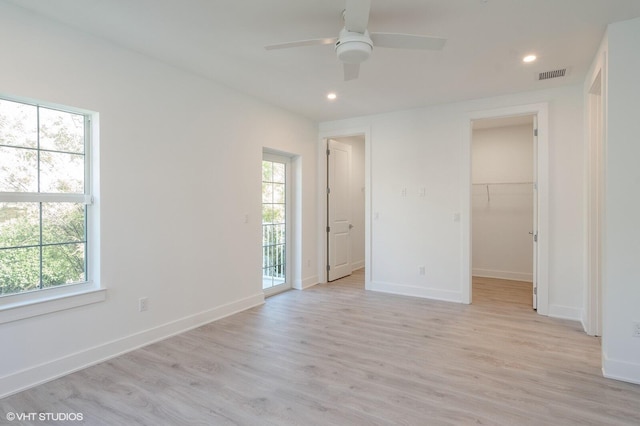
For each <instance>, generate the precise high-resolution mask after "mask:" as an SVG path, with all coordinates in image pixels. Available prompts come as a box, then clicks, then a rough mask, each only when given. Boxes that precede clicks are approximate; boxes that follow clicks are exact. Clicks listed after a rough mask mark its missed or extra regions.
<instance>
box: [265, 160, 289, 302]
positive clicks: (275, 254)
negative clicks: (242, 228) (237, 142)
mask: <svg viewBox="0 0 640 426" xmlns="http://www.w3.org/2000/svg"><path fill="white" fill-rule="evenodd" d="M290 182H291V170H290V158H288V157H284V156H280V155H275V154H270V153H263V155H262V289H263V291H264V293H265V295H267V296H270V295H273V294H276V293H279V292H282V291H285V290H289V289H290V288H291V280H290V272H289V271H290V269H291V268H290V259H291V255H290V249H289V247H290V241H291V232H290V230H291V226H290V223H291V219H290V218H291V214H290V212H291V208H290V204H291V203H290V200H291V189H290V187H291V184H290Z"/></svg>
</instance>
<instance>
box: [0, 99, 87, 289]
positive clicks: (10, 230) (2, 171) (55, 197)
mask: <svg viewBox="0 0 640 426" xmlns="http://www.w3.org/2000/svg"><path fill="white" fill-rule="evenodd" d="M89 129H90V116H89V115H87V114H80V113H76V112H70V111H63V110H60V109H55V108H48V107H43V106H40V105H36V104H29V103H22V102H16V101H12V100H8V99H2V98H0V296H7V295H14V294H20V293H24V292H29V291H34V290H40V289H45V288H52V287H56V286H62V285H66V284H75V283H83V282H87V281H88V278H87V264H88V262H87V260H88V242H87V218H88V209H89V208H90V206H89V204H90V203H89V201H90V199H91V197H90V193H89V190H88V189H89V188H90V183H89V182H88V178H87V176H89V175H90V174H89V164H90V162H89V155H88V151H89V135H90V133H89Z"/></svg>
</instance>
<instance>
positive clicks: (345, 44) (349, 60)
mask: <svg viewBox="0 0 640 426" xmlns="http://www.w3.org/2000/svg"><path fill="white" fill-rule="evenodd" d="M371 52H373V42H372V41H371V38H369V33H368V32H367V31H365V33H364V34H360V33H355V32H351V31H347V30H346V29H343V30H342V31H340V37H339V38H338V41H337V42H336V55H338V59H340V60H341V61H342V62H344V63H346V64H359V63H361V62H364V61H366V60H367V59H369V56H371Z"/></svg>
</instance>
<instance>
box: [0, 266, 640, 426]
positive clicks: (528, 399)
mask: <svg viewBox="0 0 640 426" xmlns="http://www.w3.org/2000/svg"><path fill="white" fill-rule="evenodd" d="M362 283H363V273H362V271H359V272H357V273H355V274H354V275H353V276H352V277H349V278H346V279H343V280H340V281H337V282H335V283H332V284H327V285H319V286H316V287H314V288H312V289H309V290H306V291H302V292H301V291H289V292H286V293H283V294H280V295H277V296H274V297H272V298H270V299H268V300H267V302H266V304H265V305H263V306H261V307H257V308H254V309H251V310H248V311H245V312H243V313H240V314H237V315H234V316H231V317H228V318H225V319H223V320H220V321H217V322H215V323H211V324H209V325H206V326H203V327H200V328H198V329H195V330H192V331H190V332H187V333H184V334H181V335H179V336H176V337H172V338H170V339H167V340H165V341H162V342H159V343H156V344H153V345H150V346H147V347H145V348H142V349H139V350H136V351H134V352H131V353H128V354H126V355H123V356H120V357H118V358H115V359H113V360H111V361H108V362H105V363H102V364H100V365H97V366H94V367H91V368H88V369H85V370H83V371H80V372H78V373H75V374H72V375H69V376H67V377H64V378H62V379H58V380H55V381H53V382H50V383H47V384H44V385H41V386H38V387H36V388H34V389H31V390H28V391H25V392H22V393H20V394H17V395H14V396H11V397H9V398H5V399H4V400H1V401H0V419H2V420H0V422H1V421H3V420H4V415H5V414H4V413H6V412H8V411H13V412H70V411H71V412H82V413H83V417H84V420H85V423H86V424H90V425H135V424H146V425H192V424H201V425H218V424H220V425H227V424H228V425H293V424H295V425H396V424H397V425H449V424H484V425H496V424H497V425H510V426H511V425H524V424H531V425H572V424H576V425H622V424H629V425H638V424H640V386H636V385H631V384H627V383H622V382H616V381H613V380H608V379H604V378H603V377H602V376H601V371H600V342H599V340H598V339H597V338H593V337H589V336H587V335H585V334H584V333H583V332H582V330H581V327H580V325H579V324H578V323H575V322H571V321H564V320H557V319H550V318H546V317H541V316H538V315H537V314H536V313H535V312H534V311H533V310H532V309H531V308H530V305H529V301H530V295H529V294H528V292H527V291H526V290H527V288H526V286H523V285H522V284H521V283H520V284H518V283H513V282H493V283H492V282H490V280H489V281H488V280H479V281H478V282H476V284H475V285H474V304H472V305H460V304H455V303H445V302H436V301H429V300H423V299H417V298H410V297H402V296H393V295H388V294H382V293H374V292H365V291H364V290H363V284H362ZM523 289H524V290H523ZM519 292H520V293H521V294H522V295H524V299H522V298H519V297H518V296H517V294H518V293H519ZM527 298H529V299H528V300H527ZM505 300H506V301H505ZM15 423H16V422H14V424H15ZM74 423H75V424H79V423H78V422H74ZM36 424H42V423H36Z"/></svg>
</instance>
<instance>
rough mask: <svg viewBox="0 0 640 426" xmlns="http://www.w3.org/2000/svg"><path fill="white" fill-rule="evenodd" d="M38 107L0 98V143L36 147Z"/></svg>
mask: <svg viewBox="0 0 640 426" xmlns="http://www.w3.org/2000/svg"><path fill="white" fill-rule="evenodd" d="M37 132H38V108H37V107H36V106H35V105H25V104H21V103H19V102H12V101H7V100H3V99H0V145H12V146H22V147H28V148H36V147H37V140H38V137H37Z"/></svg>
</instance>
